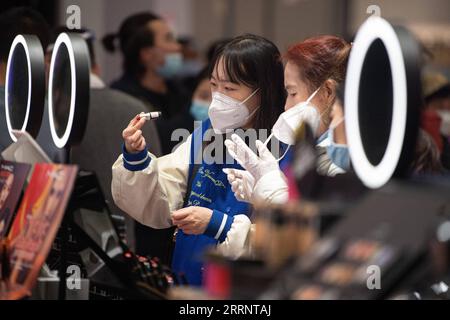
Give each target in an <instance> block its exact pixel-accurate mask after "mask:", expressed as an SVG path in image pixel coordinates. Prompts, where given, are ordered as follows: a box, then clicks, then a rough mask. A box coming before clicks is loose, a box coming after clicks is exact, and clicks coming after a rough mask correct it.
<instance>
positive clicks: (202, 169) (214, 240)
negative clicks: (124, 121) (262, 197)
mask: <svg viewBox="0 0 450 320" xmlns="http://www.w3.org/2000/svg"><path fill="white" fill-rule="evenodd" d="M261 66H264V67H263V68H262V67H261ZM210 67H211V69H210V72H209V74H210V80H211V82H210V84H211V91H212V97H213V99H212V102H211V105H210V107H209V118H210V120H206V121H204V122H203V123H202V128H201V129H202V130H198V129H197V130H195V131H194V133H193V134H192V135H191V136H190V137H189V138H188V139H187V141H186V142H184V143H183V144H181V145H180V146H179V148H178V149H176V150H175V151H174V152H173V153H171V154H169V155H166V156H164V157H161V158H156V157H154V156H153V155H151V154H149V153H148V152H147V149H146V143H145V139H144V137H143V136H142V135H141V132H140V128H141V127H142V126H143V125H144V121H143V120H142V119H141V120H138V119H137V118H135V119H133V120H132V121H131V122H130V125H129V126H128V127H127V128H126V129H125V130H124V132H123V136H124V140H125V145H124V150H123V155H121V156H120V157H119V159H118V160H117V162H116V163H115V164H114V165H113V181H112V193H113V196H114V200H115V202H116V204H117V205H118V206H119V207H120V208H122V209H123V210H124V211H125V212H127V213H128V214H130V215H131V216H132V217H133V218H135V219H136V220H138V221H140V222H141V223H144V224H146V225H149V226H152V227H155V228H166V227H170V226H172V225H176V226H178V228H179V230H178V232H177V234H176V243H175V250H174V254H173V262H172V267H173V270H174V271H175V272H178V273H180V272H183V273H185V274H186V277H187V279H188V281H189V283H190V284H192V285H199V284H201V280H202V262H201V260H200V259H201V255H202V253H203V252H204V250H205V248H206V247H208V246H211V245H217V246H218V247H221V249H222V250H223V251H225V252H227V253H228V254H229V255H230V256H236V254H235V251H234V250H235V248H238V250H239V252H241V249H240V248H242V246H244V243H245V241H246V237H247V234H248V230H249V228H250V226H251V223H250V220H249V218H248V215H249V214H250V207H249V205H248V204H247V203H243V202H239V201H237V199H236V198H235V196H234V193H233V191H232V190H231V186H230V185H229V183H228V181H227V177H226V175H225V174H224V173H223V171H222V170H223V169H224V168H236V169H241V166H240V165H238V164H236V163H232V164H221V163H219V162H217V161H214V162H212V163H211V162H208V163H207V162H206V161H205V159H204V158H203V157H201V159H200V160H201V161H200V162H201V163H200V164H199V165H198V166H197V165H194V159H198V155H199V153H198V152H202V146H203V145H207V143H205V140H204V138H205V137H204V133H205V131H206V130H207V129H208V128H210V127H211V126H212V128H213V129H214V132H218V133H224V132H226V131H229V130H231V131H233V130H235V129H238V128H243V129H257V130H259V129H265V131H268V130H270V128H271V127H272V126H273V124H274V123H275V120H276V119H277V117H278V116H279V115H280V113H281V112H282V106H283V105H284V103H285V95H284V90H283V65H282V63H281V60H280V54H279V51H278V49H277V48H276V46H275V45H274V44H273V43H272V42H270V41H268V40H266V39H264V38H262V37H259V36H254V35H243V36H240V37H237V38H234V39H233V40H232V41H230V42H228V43H227V44H226V45H225V46H224V47H222V48H220V49H219V50H218V51H216V54H215V57H214V59H213V60H212V63H211V66H210ZM199 129H200V128H199ZM264 133H265V134H266V133H267V132H264ZM222 141H223V140H222ZM220 148H221V149H223V148H224V147H223V143H220ZM200 156H203V153H202V154H200ZM183 199H184V201H183ZM230 239H232V240H231V241H230Z"/></svg>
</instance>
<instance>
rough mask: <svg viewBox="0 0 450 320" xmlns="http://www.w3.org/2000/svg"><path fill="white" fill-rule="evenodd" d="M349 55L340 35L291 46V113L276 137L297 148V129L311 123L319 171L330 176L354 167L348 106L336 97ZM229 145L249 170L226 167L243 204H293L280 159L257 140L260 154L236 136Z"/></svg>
mask: <svg viewBox="0 0 450 320" xmlns="http://www.w3.org/2000/svg"><path fill="white" fill-rule="evenodd" d="M349 52H350V45H349V44H348V43H347V42H345V41H344V40H343V39H340V38H338V37H334V36H319V37H314V38H310V39H307V40H305V41H303V42H301V43H299V44H297V45H294V46H292V47H291V48H289V50H288V52H287V53H286V55H285V60H286V66H285V69H284V82H285V89H286V92H287V99H286V105H285V110H286V111H285V112H284V113H283V114H281V115H280V118H279V119H278V120H277V122H276V124H275V125H274V127H273V128H272V135H273V136H274V137H276V138H277V139H278V140H279V141H281V142H283V143H285V144H288V145H292V144H294V142H295V141H294V136H295V130H296V129H297V128H298V127H299V126H300V123H301V122H302V121H306V122H307V123H308V124H309V125H310V126H311V127H312V129H313V131H314V132H315V135H316V136H317V137H318V139H317V149H318V151H319V155H320V156H319V161H318V168H317V170H318V172H319V173H321V174H324V175H329V176H334V175H336V174H339V173H344V172H345V171H346V170H348V169H349V167H350V157H349V153H348V149H347V146H346V138H345V132H344V131H345V129H344V122H343V120H344V116H343V111H342V104H341V103H340V101H339V100H338V101H337V99H336V95H337V91H338V90H337V89H338V86H339V85H340V84H342V83H343V82H344V78H345V73H346V66H347V60H348V56H349ZM270 138H271V137H269V139H270ZM267 142H268V141H266V144H267ZM225 144H226V146H227V149H228V151H229V153H230V154H231V155H232V156H233V157H234V158H235V159H236V160H237V161H238V163H240V164H241V165H242V167H243V168H244V169H245V171H243V170H236V169H225V172H226V173H227V175H228V180H229V182H230V184H231V185H232V190H233V191H234V192H235V195H236V197H237V198H238V199H239V200H241V201H246V202H254V201H257V200H260V201H266V202H272V203H275V202H276V203H284V202H286V201H287V200H288V186H287V182H286V178H285V176H284V175H283V173H282V172H281V171H280V169H279V167H278V166H277V165H276V164H277V159H275V157H274V156H273V155H272V154H271V153H270V152H269V150H268V149H267V148H266V146H265V145H264V144H263V143H262V142H261V141H257V142H256V146H257V149H258V153H259V156H258V155H257V154H256V153H254V152H253V151H252V150H250V148H249V147H248V146H247V145H246V144H245V143H244V142H243V141H242V139H240V138H239V137H238V136H236V135H232V139H231V140H227V141H225Z"/></svg>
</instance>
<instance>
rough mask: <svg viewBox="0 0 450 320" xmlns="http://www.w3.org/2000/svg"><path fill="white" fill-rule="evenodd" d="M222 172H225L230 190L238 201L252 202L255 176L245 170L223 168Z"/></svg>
mask: <svg viewBox="0 0 450 320" xmlns="http://www.w3.org/2000/svg"><path fill="white" fill-rule="evenodd" d="M223 172H225V173H226V174H227V178H228V182H229V183H230V185H231V190H232V191H233V192H234V196H235V197H236V199H237V200H238V201H242V202H249V203H250V202H252V201H253V200H252V198H253V189H254V187H255V178H253V176H252V175H251V174H250V173H249V172H248V171H245V170H239V169H230V168H225V169H223Z"/></svg>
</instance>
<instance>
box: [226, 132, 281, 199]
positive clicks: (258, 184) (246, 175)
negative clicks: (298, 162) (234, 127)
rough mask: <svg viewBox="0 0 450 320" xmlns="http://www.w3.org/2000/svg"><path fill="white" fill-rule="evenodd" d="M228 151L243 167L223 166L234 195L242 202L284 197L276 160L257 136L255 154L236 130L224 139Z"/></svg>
mask: <svg viewBox="0 0 450 320" xmlns="http://www.w3.org/2000/svg"><path fill="white" fill-rule="evenodd" d="M225 146H226V147H227V150H228V152H229V153H230V155H231V156H232V157H233V158H234V159H235V160H236V161H237V162H238V163H239V164H240V165H241V166H242V167H243V168H244V169H245V170H246V171H243V170H237V169H224V172H225V173H226V174H227V178H228V181H229V182H230V184H231V189H232V191H233V192H234V195H235V197H236V199H238V200H239V201H244V202H254V201H268V202H273V203H283V202H285V201H286V200H287V192H288V189H287V183H286V179H285V177H284V175H283V173H282V172H281V171H280V168H279V165H278V161H277V159H275V157H274V156H273V155H272V153H271V152H270V151H269V149H267V147H266V146H265V145H264V143H262V142H261V141H259V140H256V148H257V149H258V153H259V156H258V155H256V154H255V153H254V152H253V151H252V150H251V149H250V148H249V147H248V146H247V145H246V144H245V142H244V141H243V140H242V139H241V138H240V137H239V136H238V135H236V134H233V135H232V136H231V140H225Z"/></svg>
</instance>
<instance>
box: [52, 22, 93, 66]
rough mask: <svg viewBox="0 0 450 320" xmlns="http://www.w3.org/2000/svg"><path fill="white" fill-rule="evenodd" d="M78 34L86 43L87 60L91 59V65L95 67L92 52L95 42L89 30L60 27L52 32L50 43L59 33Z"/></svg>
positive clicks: (53, 41)
mask: <svg viewBox="0 0 450 320" xmlns="http://www.w3.org/2000/svg"><path fill="white" fill-rule="evenodd" d="M63 32H66V33H78V34H80V35H81V36H82V37H83V39H84V40H85V41H86V44H87V47H88V50H89V58H90V59H91V65H92V66H93V65H95V64H96V58H95V51H94V41H95V36H94V33H93V32H92V31H91V30H89V29H85V28H81V29H69V28H67V27H66V26H60V27H57V28H56V29H54V30H53V34H52V40H51V42H52V43H55V41H56V38H57V37H58V35H59V34H60V33H63Z"/></svg>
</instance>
